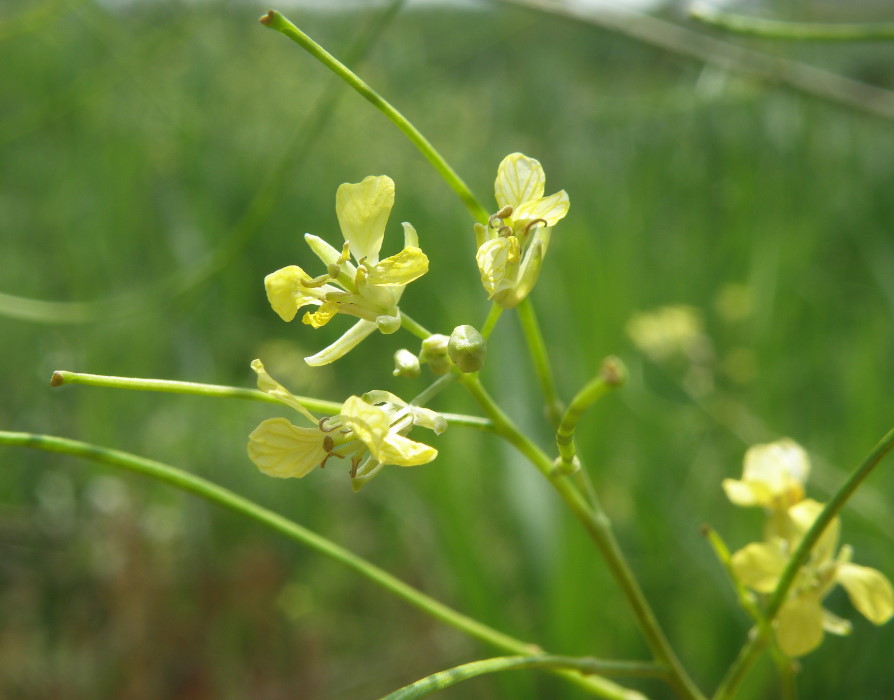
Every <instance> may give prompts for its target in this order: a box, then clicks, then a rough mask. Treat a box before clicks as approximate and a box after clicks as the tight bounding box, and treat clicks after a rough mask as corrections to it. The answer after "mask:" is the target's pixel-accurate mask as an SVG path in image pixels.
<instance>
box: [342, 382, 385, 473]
mask: <svg viewBox="0 0 894 700" xmlns="http://www.w3.org/2000/svg"><path fill="white" fill-rule="evenodd" d="M340 415H341V419H342V423H343V425H344V426H345V427H347V428H350V429H351V430H353V431H354V435H355V437H356V438H357V439H358V440H360V441H361V442H363V443H364V444H365V445H366V446H367V447H368V448H369V451H370V452H372V454H373V457H375V458H376V459H378V460H379V461H380V462H385V461H386V460H384V459H382V458H381V456H380V454H379V449H380V448H381V446H382V444H383V442H384V440H385V436H386V435H388V431H389V429H390V428H391V421H390V419H389V417H388V414H387V413H386V412H385V411H384V410H382V409H381V408H379V407H378V406H373V405H371V404H368V403H366V401H364V400H363V399H361V398H360V397H359V396H350V397H348V400H347V401H345V403H344V405H343V406H342V409H341V414H340Z"/></svg>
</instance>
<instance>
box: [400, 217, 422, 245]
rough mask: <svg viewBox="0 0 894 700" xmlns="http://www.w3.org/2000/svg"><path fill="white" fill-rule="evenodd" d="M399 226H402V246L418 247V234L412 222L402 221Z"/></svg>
mask: <svg viewBox="0 0 894 700" xmlns="http://www.w3.org/2000/svg"><path fill="white" fill-rule="evenodd" d="M401 226H403V227H404V248H418V247H419V235H418V234H417V233H416V229H415V228H413V224H411V223H410V222H409V221H404V222H403V223H402V224H401Z"/></svg>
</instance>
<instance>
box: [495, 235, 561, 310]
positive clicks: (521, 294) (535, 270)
mask: <svg viewBox="0 0 894 700" xmlns="http://www.w3.org/2000/svg"><path fill="white" fill-rule="evenodd" d="M549 231H550V229H540V230H538V232H537V239H536V240H534V241H532V242H531V244H530V245H529V246H528V249H527V250H526V251H525V256H524V259H523V260H522V263H521V265H520V266H519V268H518V271H517V272H516V274H515V284H513V285H511V286H510V287H508V288H506V289H504V290H498V291H497V292H496V294H494V297H493V298H494V301H495V302H497V303H498V304H499V305H500V306H502V307H503V308H504V309H512V308H514V307H516V306H518V304H520V303H521V302H522V301H523V300H524V298H525V297H526V296H528V294H530V293H531V290H532V289H534V285H535V284H537V278H538V277H539V276H540V267H541V266H542V265H543V256H544V255H546V246H547V244H548V242H549ZM544 236H545V239H544Z"/></svg>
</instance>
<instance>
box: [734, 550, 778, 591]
mask: <svg viewBox="0 0 894 700" xmlns="http://www.w3.org/2000/svg"><path fill="white" fill-rule="evenodd" d="M785 562H786V558H785V555H784V554H783V553H782V551H781V550H780V548H779V546H778V545H776V544H773V543H769V542H752V543H751V544H749V545H746V546H745V547H743V548H742V549H740V550H739V551H738V552H736V553H735V554H733V556H732V559H731V562H730V563H731V564H732V568H733V572H734V573H735V574H736V578H737V579H739V581H740V582H741V583H742V584H744V585H746V586H748V587H749V588H752V589H754V590H755V591H758V592H760V593H769V592H770V591H772V590H773V589H774V588H776V582H777V581H778V580H779V576H780V575H781V574H782V571H783V569H785Z"/></svg>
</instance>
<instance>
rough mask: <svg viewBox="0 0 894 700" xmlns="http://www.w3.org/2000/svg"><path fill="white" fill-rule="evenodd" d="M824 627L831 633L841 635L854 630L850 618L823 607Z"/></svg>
mask: <svg viewBox="0 0 894 700" xmlns="http://www.w3.org/2000/svg"><path fill="white" fill-rule="evenodd" d="M823 629H824V630H826V632H828V633H829V634H837V635H838V636H839V637H846V636H847V635H849V634H850V633H851V632H853V631H854V626H853V625H852V624H851V621H850V620H845V619H844V618H841V617H838V615H833V614H832V613H830V612H829V611H828V610H826V609H825V608H823Z"/></svg>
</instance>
